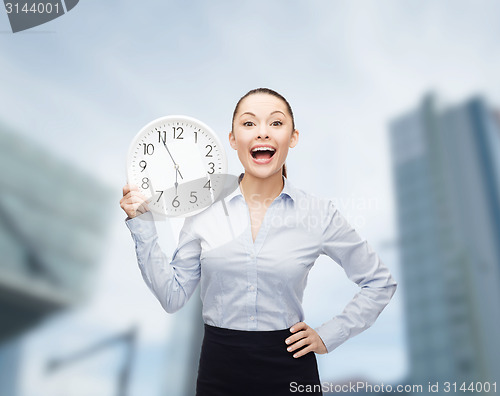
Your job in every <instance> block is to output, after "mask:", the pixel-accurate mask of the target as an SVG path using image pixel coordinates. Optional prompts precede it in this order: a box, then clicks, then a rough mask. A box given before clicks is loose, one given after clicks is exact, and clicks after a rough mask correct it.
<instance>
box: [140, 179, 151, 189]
mask: <svg viewBox="0 0 500 396" xmlns="http://www.w3.org/2000/svg"><path fill="white" fill-rule="evenodd" d="M141 187H142V189H143V190H147V189H148V188H149V179H148V178H147V177H143V178H142V184H141Z"/></svg>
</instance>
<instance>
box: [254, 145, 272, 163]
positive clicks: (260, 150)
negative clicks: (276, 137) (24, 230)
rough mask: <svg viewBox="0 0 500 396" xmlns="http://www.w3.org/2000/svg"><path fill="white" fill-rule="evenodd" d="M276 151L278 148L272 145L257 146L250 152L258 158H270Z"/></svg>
mask: <svg viewBox="0 0 500 396" xmlns="http://www.w3.org/2000/svg"><path fill="white" fill-rule="evenodd" d="M274 153H276V150H275V149H273V148H271V147H257V148H255V149H253V150H252V151H251V152H250V154H251V155H252V157H253V158H255V159H256V160H270V159H271V158H272V156H273V155H274Z"/></svg>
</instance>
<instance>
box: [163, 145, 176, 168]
mask: <svg viewBox="0 0 500 396" xmlns="http://www.w3.org/2000/svg"><path fill="white" fill-rule="evenodd" d="M162 141H163V145H164V146H165V148H166V149H167V152H168V155H170V158H172V162H173V163H174V166H176V165H177V163H176V162H175V160H174V157H172V154H170V150H169V149H168V146H167V143H166V142H165V140H162Z"/></svg>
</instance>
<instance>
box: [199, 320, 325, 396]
mask: <svg viewBox="0 0 500 396" xmlns="http://www.w3.org/2000/svg"><path fill="white" fill-rule="evenodd" d="M291 335H292V333H291V332H290V330H289V329H284V330H273V331H245V330H232V329H226V328H221V327H214V326H210V325H207V324H206V323H205V334H204V337H203V343H202V346H201V354H200V362H199V367H198V380H197V383H196V396H247V395H248V396H281V395H297V394H300V393H303V394H307V395H323V393H322V392H321V382H320V379H319V373H318V365H317V361H316V354H315V353H314V352H309V353H306V354H305V355H303V356H301V357H299V358H294V357H293V354H294V353H296V352H297V351H298V350H300V349H301V348H299V349H298V350H295V351H293V352H288V351H287V350H286V348H287V347H288V345H286V344H285V339H286V338H288V337H289V336H291ZM299 389H304V390H303V391H302V392H299ZM306 389H307V390H309V391H306Z"/></svg>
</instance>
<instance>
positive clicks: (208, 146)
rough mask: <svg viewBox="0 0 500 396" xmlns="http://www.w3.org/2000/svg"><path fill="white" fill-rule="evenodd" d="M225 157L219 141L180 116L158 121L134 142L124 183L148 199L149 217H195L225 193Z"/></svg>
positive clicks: (194, 121) (209, 131)
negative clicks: (155, 214)
mask: <svg viewBox="0 0 500 396" xmlns="http://www.w3.org/2000/svg"><path fill="white" fill-rule="evenodd" d="M226 174H227V158H226V153H225V151H224V147H223V146H222V144H221V142H220V140H219V138H218V136H217V135H216V134H215V132H214V131H213V130H212V129H211V128H210V127H209V126H207V125H206V124H204V123H203V122H201V121H199V120H197V119H195V118H192V117H187V116H183V115H171V116H165V117H161V118H158V119H156V120H154V121H152V122H150V123H149V124H147V125H146V126H144V127H143V128H142V129H141V130H140V131H139V133H138V134H137V135H136V136H135V137H134V139H133V140H132V142H131V144H130V148H129V152H128V157H127V183H129V184H135V185H137V186H138V187H139V190H140V191H141V192H142V193H143V194H144V195H145V196H146V197H148V201H147V202H148V206H149V209H150V210H151V211H152V212H155V213H157V214H160V215H164V216H169V217H186V216H191V215H194V214H196V213H199V212H201V211H203V210H204V209H206V208H207V207H209V206H210V205H211V204H212V203H214V202H215V201H216V200H217V198H219V196H220V195H221V194H222V192H223V190H224V182H225V176H226Z"/></svg>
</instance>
